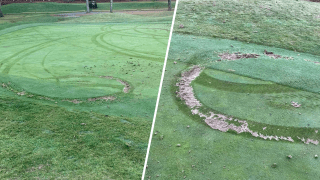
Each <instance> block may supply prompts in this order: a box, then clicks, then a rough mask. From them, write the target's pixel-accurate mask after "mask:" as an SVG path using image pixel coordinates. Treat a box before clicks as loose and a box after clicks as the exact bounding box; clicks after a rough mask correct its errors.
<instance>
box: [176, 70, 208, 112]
mask: <svg viewBox="0 0 320 180" xmlns="http://www.w3.org/2000/svg"><path fill="white" fill-rule="evenodd" d="M201 71H202V68H201V67H199V66H193V67H192V68H191V70H189V71H186V72H184V73H182V75H181V79H180V82H179V83H177V84H176V86H179V91H177V92H176V94H177V96H178V97H180V98H181V99H182V100H184V101H185V102H186V104H187V106H189V107H191V108H194V107H196V108H197V107H200V106H201V103H200V101H198V100H197V99H196V98H195V96H194V93H193V88H192V87H191V82H192V81H193V80H195V79H196V77H198V76H199V75H200V72H201Z"/></svg>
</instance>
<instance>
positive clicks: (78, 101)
mask: <svg viewBox="0 0 320 180" xmlns="http://www.w3.org/2000/svg"><path fill="white" fill-rule="evenodd" d="M62 101H68V102H72V103H74V104H79V103H82V101H80V100H78V99H73V100H69V99H65V100H62Z"/></svg>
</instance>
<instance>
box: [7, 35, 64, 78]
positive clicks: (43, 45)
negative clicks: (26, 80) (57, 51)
mask: <svg viewBox="0 0 320 180" xmlns="http://www.w3.org/2000/svg"><path fill="white" fill-rule="evenodd" d="M58 40H60V39H58ZM55 41H57V40H55ZM53 42H54V41H50V42H46V43H42V44H41V45H38V46H36V47H38V49H35V50H33V51H30V52H28V53H26V54H25V55H24V56H23V57H20V58H16V59H15V60H13V61H12V62H11V63H10V64H8V65H7V66H6V67H5V68H4V69H3V71H2V73H3V74H8V73H9V71H10V69H11V68H12V67H13V66H14V65H15V64H16V63H17V62H19V61H20V60H21V59H22V58H25V57H26V56H28V55H30V54H33V53H35V52H37V51H39V50H42V49H44V48H46V47H48V46H49V45H50V44H51V43H53ZM39 48H40V49H39ZM28 50H29V49H28ZM9 60H10V59H9Z"/></svg>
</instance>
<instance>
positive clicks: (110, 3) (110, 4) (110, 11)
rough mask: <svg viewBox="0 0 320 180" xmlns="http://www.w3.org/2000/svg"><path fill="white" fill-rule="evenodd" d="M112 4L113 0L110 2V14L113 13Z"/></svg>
mask: <svg viewBox="0 0 320 180" xmlns="http://www.w3.org/2000/svg"><path fill="white" fill-rule="evenodd" d="M112 4H113V0H110V13H112V12H113V11H112Z"/></svg>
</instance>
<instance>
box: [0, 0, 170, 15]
mask: <svg viewBox="0 0 320 180" xmlns="http://www.w3.org/2000/svg"><path fill="white" fill-rule="evenodd" d="M97 4H98V9H94V10H93V11H107V10H110V3H99V2H97ZM174 4H175V3H173V4H172V6H173V7H174ZM167 7H168V3H166V2H121V3H113V10H130V9H138V10H141V9H163V8H167ZM1 10H2V12H3V13H4V14H10V13H26V12H30V13H31V12H32V13H39V12H41V13H53V12H54V13H55V12H64V11H83V12H84V11H86V4H85V3H54V2H45V3H12V4H8V5H5V6H2V7H1Z"/></svg>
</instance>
